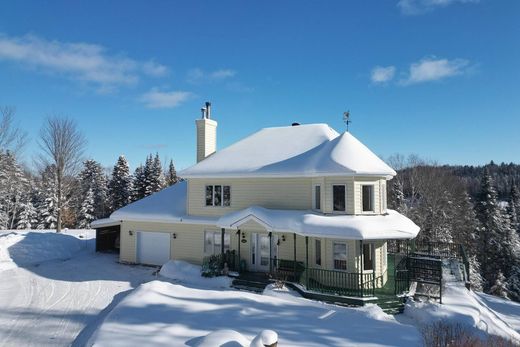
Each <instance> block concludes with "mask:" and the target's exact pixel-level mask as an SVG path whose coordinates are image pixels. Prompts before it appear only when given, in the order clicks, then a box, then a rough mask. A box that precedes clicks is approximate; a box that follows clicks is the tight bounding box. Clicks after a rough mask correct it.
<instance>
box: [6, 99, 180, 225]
mask: <svg viewBox="0 0 520 347" xmlns="http://www.w3.org/2000/svg"><path fill="white" fill-rule="evenodd" d="M14 115H15V112H14V109H13V108H9V107H2V108H0V229H56V230H57V231H58V232H60V231H61V229H62V227H66V228H89V227H90V223H91V222H92V221H93V220H96V219H99V218H104V217H108V216H109V215H110V213H112V212H113V211H115V210H117V209H119V208H121V207H123V206H125V205H127V204H129V203H130V202H133V201H136V200H139V199H141V198H143V197H145V196H148V195H150V194H153V193H155V192H158V191H160V190H161V189H163V188H165V187H168V186H170V185H173V184H175V183H176V182H178V181H179V180H180V179H179V177H177V173H176V170H175V166H174V163H173V160H170V162H169V165H168V166H167V167H163V165H162V163H161V160H160V158H159V155H158V154H155V156H153V155H152V154H150V155H148V156H147V158H146V161H145V164H144V165H143V164H140V165H139V166H138V167H137V168H136V169H135V171H134V172H133V173H131V172H130V167H129V165H128V162H127V160H126V159H125V157H124V156H123V155H121V156H120V157H119V158H118V160H117V162H116V163H115V165H114V168H113V170H112V172H111V173H109V174H107V173H106V170H105V169H104V168H103V167H102V165H101V164H100V163H99V162H97V161H95V160H93V159H87V160H85V159H84V148H85V145H86V140H85V138H84V136H83V135H82V133H81V132H80V131H79V130H78V128H77V126H76V124H75V123H74V122H73V121H72V120H70V119H68V118H65V117H49V118H47V119H46V120H45V122H44V124H43V126H42V128H41V131H40V134H39V138H38V144H39V147H40V153H39V155H38V156H37V157H36V159H35V165H34V166H35V167H34V169H32V170H31V169H29V168H28V167H26V166H24V165H22V163H21V161H20V159H19V156H20V153H21V151H22V150H23V148H24V146H25V144H26V143H27V134H26V133H25V132H24V131H23V130H21V129H20V128H19V127H18V126H17V125H16V123H15V119H14Z"/></svg>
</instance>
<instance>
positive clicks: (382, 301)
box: [373, 295, 406, 315]
mask: <svg viewBox="0 0 520 347" xmlns="http://www.w3.org/2000/svg"><path fill="white" fill-rule="evenodd" d="M405 300H406V299H405V298H404V297H398V296H395V295H392V296H391V295H388V296H379V297H378V299H377V300H376V301H373V303H374V304H376V305H377V306H379V307H381V309H382V310H383V312H385V313H388V314H392V315H396V314H400V313H403V312H404V302H405Z"/></svg>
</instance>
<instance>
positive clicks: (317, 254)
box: [314, 240, 321, 266]
mask: <svg viewBox="0 0 520 347" xmlns="http://www.w3.org/2000/svg"><path fill="white" fill-rule="evenodd" d="M314 258H315V262H316V265H319V266H321V240H315V241H314Z"/></svg>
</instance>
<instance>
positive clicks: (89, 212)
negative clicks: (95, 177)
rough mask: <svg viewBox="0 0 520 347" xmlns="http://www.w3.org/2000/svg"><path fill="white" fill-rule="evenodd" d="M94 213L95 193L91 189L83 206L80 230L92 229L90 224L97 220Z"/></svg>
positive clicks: (80, 215)
mask: <svg viewBox="0 0 520 347" xmlns="http://www.w3.org/2000/svg"><path fill="white" fill-rule="evenodd" d="M94 213H95V208H94V191H93V189H92V188H89V189H88V190H87V192H86V194H85V199H84V200H83V203H82V204H81V209H80V213H79V220H78V227H79V228H80V229H90V223H91V222H92V221H93V220H94V219H95V218H96V216H95V215H94Z"/></svg>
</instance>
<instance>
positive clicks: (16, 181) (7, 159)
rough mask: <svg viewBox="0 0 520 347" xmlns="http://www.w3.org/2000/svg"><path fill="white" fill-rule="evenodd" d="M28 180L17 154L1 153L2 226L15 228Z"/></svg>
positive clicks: (0, 196) (0, 194)
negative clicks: (16, 156)
mask: <svg viewBox="0 0 520 347" xmlns="http://www.w3.org/2000/svg"><path fill="white" fill-rule="evenodd" d="M27 187H28V180H27V178H26V176H25V173H24V171H23V169H22V167H21V166H20V165H19V164H18V162H17V160H16V158H15V156H14V155H13V154H11V153H10V152H6V153H0V209H1V210H2V212H0V222H2V224H0V228H3V229H14V228H15V227H16V221H17V218H18V214H19V212H20V208H21V204H22V201H21V200H22V196H23V194H24V192H25V191H26V189H27Z"/></svg>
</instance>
